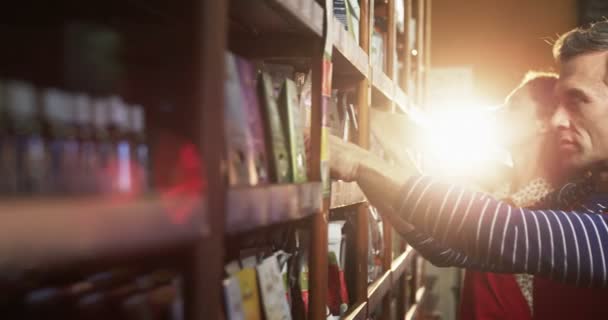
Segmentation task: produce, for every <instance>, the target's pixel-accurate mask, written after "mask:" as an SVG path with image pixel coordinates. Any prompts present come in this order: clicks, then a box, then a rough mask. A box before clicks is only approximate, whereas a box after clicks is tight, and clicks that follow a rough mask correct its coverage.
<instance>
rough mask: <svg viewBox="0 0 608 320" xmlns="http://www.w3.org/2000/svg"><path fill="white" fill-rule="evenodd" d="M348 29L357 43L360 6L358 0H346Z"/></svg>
mask: <svg viewBox="0 0 608 320" xmlns="http://www.w3.org/2000/svg"><path fill="white" fill-rule="evenodd" d="M348 10H349V15H348V17H349V19H348V30H349V32H350V34H351V35H352V36H353V37H354V38H355V42H356V43H357V44H359V23H360V20H361V7H360V6H359V0H348Z"/></svg>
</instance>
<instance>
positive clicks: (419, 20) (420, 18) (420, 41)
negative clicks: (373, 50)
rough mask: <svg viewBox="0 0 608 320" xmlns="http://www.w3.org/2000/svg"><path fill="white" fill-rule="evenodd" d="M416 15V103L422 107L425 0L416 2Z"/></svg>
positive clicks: (424, 71)
mask: <svg viewBox="0 0 608 320" xmlns="http://www.w3.org/2000/svg"><path fill="white" fill-rule="evenodd" d="M417 2H418V5H417V9H418V10H417V11H418V12H417V14H416V32H417V35H416V50H417V51H418V56H417V59H416V75H417V79H416V103H417V104H418V106H420V107H424V106H423V105H422V104H423V103H424V74H425V73H426V70H425V69H424V56H425V55H426V51H425V50H424V49H425V43H424V32H425V30H424V29H425V25H424V24H425V22H424V20H425V19H424V2H425V0H417Z"/></svg>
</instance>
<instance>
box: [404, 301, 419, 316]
mask: <svg viewBox="0 0 608 320" xmlns="http://www.w3.org/2000/svg"><path fill="white" fill-rule="evenodd" d="M417 311H418V305H417V304H413V305H412V306H411V307H410V308H409V309H408V310H407V313H406V314H405V320H414V319H416V312H417Z"/></svg>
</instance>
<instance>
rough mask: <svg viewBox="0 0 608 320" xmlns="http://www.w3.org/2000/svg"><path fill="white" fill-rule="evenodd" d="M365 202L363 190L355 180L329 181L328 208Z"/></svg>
mask: <svg viewBox="0 0 608 320" xmlns="http://www.w3.org/2000/svg"><path fill="white" fill-rule="evenodd" d="M364 202H366V198H365V195H364V194H363V191H361V189H360V188H359V185H357V183H356V182H344V181H333V182H332V183H331V195H330V201H329V203H330V204H329V208H330V209H332V210H333V209H338V208H343V207H348V206H351V205H356V204H361V203H364Z"/></svg>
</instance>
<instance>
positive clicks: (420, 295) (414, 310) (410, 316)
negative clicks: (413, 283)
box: [405, 286, 426, 320]
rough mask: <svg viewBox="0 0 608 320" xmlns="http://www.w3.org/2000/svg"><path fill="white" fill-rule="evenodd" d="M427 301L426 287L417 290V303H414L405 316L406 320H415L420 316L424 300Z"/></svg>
mask: <svg viewBox="0 0 608 320" xmlns="http://www.w3.org/2000/svg"><path fill="white" fill-rule="evenodd" d="M425 299H426V287H424V286H423V287H420V288H418V290H416V303H414V304H413V305H412V306H411V307H410V308H409V310H408V311H407V313H406V314H405V320H414V319H416V318H417V316H418V311H419V310H420V308H421V306H423V305H424V300H425Z"/></svg>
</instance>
